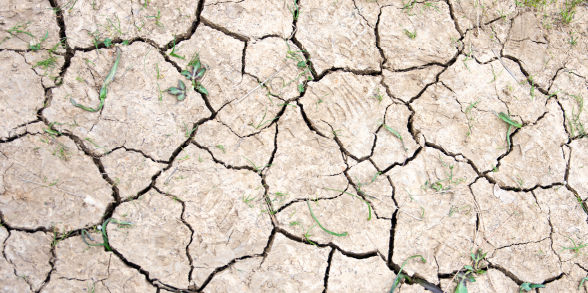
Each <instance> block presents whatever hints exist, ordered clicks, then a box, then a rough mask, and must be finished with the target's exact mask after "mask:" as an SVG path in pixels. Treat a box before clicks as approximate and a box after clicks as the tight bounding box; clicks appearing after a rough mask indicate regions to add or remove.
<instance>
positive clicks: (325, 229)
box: [306, 200, 348, 237]
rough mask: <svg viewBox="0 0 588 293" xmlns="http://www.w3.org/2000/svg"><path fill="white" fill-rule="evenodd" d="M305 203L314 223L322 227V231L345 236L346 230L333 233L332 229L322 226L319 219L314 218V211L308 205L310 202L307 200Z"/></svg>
mask: <svg viewBox="0 0 588 293" xmlns="http://www.w3.org/2000/svg"><path fill="white" fill-rule="evenodd" d="M306 204H307V205H308V210H309V211H310V216H312V219H313V220H314V221H315V222H316V224H317V225H318V226H319V227H320V228H321V229H323V231H325V232H327V233H329V234H331V235H333V236H337V237H344V236H347V235H348V233H347V232H343V233H335V232H333V231H330V230H328V229H327V228H325V227H323V225H321V223H320V222H319V220H318V219H317V218H316V216H315V215H314V213H313V212H312V208H311V207H310V202H309V201H308V200H307V201H306Z"/></svg>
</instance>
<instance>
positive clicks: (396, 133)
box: [382, 124, 408, 151]
mask: <svg viewBox="0 0 588 293" xmlns="http://www.w3.org/2000/svg"><path fill="white" fill-rule="evenodd" d="M382 126H384V128H385V129H386V130H388V131H389V132H390V133H392V134H393V135H394V136H396V138H398V139H399V140H400V143H401V144H402V148H403V149H404V150H405V151H407V150H408V148H406V146H405V145H404V140H403V139H402V135H400V133H399V132H398V131H396V130H395V129H394V128H392V127H390V126H388V125H386V124H382Z"/></svg>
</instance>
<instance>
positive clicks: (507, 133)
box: [506, 125, 512, 150]
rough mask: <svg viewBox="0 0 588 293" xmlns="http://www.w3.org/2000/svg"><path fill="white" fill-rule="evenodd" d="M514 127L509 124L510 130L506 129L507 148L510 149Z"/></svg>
mask: <svg viewBox="0 0 588 293" xmlns="http://www.w3.org/2000/svg"><path fill="white" fill-rule="evenodd" d="M511 129H512V125H509V126H508V130H506V142H507V145H508V147H507V149H509V150H510V130H511Z"/></svg>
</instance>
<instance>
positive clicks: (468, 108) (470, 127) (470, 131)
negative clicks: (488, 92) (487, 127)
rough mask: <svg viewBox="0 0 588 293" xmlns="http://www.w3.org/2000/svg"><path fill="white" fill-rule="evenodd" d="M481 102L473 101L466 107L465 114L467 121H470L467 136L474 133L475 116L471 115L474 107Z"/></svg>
mask: <svg viewBox="0 0 588 293" xmlns="http://www.w3.org/2000/svg"><path fill="white" fill-rule="evenodd" d="M479 103H480V101H475V102H471V103H470V104H469V105H468V107H467V108H466V110H465V111H464V114H465V116H466V118H467V121H468V132H467V133H466V136H470V135H471V134H472V122H473V121H474V118H473V117H472V116H471V114H472V109H474V108H476V106H477V105H478V104H479Z"/></svg>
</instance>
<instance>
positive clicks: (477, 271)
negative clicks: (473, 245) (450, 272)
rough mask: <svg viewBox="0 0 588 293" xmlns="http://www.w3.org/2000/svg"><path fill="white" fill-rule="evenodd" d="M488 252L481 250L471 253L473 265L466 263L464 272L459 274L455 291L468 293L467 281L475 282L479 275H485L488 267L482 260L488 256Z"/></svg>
mask: <svg viewBox="0 0 588 293" xmlns="http://www.w3.org/2000/svg"><path fill="white" fill-rule="evenodd" d="M486 254H487V253H482V251H481V250H478V251H476V253H471V254H470V257H471V258H472V265H466V266H464V267H463V269H464V270H465V271H464V272H459V273H458V275H457V287H455V293H467V292H468V289H467V287H466V283H467V282H468V281H469V282H475V281H476V276H477V275H483V274H485V273H486V270H487V267H483V266H482V261H483V260H484V259H485V258H486Z"/></svg>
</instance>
